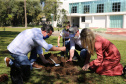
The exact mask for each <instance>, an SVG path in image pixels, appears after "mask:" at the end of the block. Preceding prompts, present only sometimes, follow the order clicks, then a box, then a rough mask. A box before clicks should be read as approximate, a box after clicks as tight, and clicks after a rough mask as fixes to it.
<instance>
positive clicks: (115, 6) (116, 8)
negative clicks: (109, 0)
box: [112, 2, 120, 12]
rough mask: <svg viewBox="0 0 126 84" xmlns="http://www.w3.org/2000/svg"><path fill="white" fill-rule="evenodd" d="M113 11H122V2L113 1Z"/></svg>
mask: <svg viewBox="0 0 126 84" xmlns="http://www.w3.org/2000/svg"><path fill="white" fill-rule="evenodd" d="M112 11H113V12H120V2H118V3H113V5H112Z"/></svg>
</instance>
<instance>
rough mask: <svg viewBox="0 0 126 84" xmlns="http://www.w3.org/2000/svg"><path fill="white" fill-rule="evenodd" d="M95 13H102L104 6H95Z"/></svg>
mask: <svg viewBox="0 0 126 84" xmlns="http://www.w3.org/2000/svg"><path fill="white" fill-rule="evenodd" d="M97 13H104V4H97Z"/></svg>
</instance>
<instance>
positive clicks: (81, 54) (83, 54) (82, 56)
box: [65, 41, 87, 59]
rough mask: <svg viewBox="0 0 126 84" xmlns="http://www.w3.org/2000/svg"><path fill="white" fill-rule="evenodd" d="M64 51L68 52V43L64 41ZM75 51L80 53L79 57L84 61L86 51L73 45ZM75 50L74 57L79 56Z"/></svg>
mask: <svg viewBox="0 0 126 84" xmlns="http://www.w3.org/2000/svg"><path fill="white" fill-rule="evenodd" d="M65 46H66V51H69V50H70V41H65ZM75 49H76V50H78V51H80V57H81V58H82V59H85V58H86V56H87V50H86V49H85V48H80V47H79V46H78V45H77V44H75ZM76 50H75V52H74V56H79V54H78V53H77V51H76Z"/></svg>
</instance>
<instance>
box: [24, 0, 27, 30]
mask: <svg viewBox="0 0 126 84" xmlns="http://www.w3.org/2000/svg"><path fill="white" fill-rule="evenodd" d="M24 9H25V28H26V27H27V14H26V0H24Z"/></svg>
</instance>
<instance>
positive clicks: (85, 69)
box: [82, 63, 89, 71]
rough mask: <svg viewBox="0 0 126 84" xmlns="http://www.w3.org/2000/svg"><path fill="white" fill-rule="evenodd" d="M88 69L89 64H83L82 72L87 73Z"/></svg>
mask: <svg viewBox="0 0 126 84" xmlns="http://www.w3.org/2000/svg"><path fill="white" fill-rule="evenodd" d="M88 68H89V63H88V64H85V65H84V66H83V67H82V69H83V70H84V71H87V70H88Z"/></svg>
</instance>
